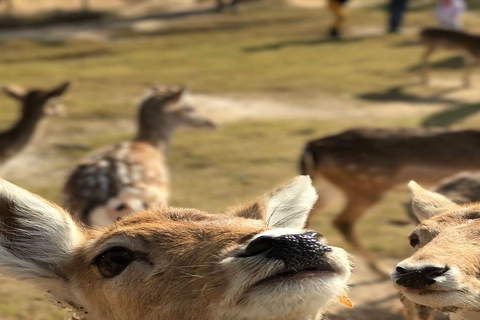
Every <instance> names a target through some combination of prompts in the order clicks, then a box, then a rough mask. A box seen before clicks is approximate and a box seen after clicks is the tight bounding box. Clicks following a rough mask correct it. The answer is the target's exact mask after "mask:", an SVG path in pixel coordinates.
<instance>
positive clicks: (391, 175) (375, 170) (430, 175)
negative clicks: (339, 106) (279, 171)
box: [300, 128, 480, 277]
mask: <svg viewBox="0 0 480 320" xmlns="http://www.w3.org/2000/svg"><path fill="white" fill-rule="evenodd" d="M479 143H480V132H479V131H476V130H459V131H454V130H448V129H443V128H358V129H351V130H347V131H345V132H342V133H339V134H334V135H331V136H327V137H324V138H320V139H317V140H312V141H309V142H307V143H306V145H305V148H304V151H303V153H302V155H301V159H300V171H301V172H302V174H307V175H310V176H311V177H312V179H313V181H314V183H316V184H317V185H318V182H319V181H320V180H321V179H323V180H326V181H328V182H330V183H331V184H333V185H334V186H335V187H337V188H338V189H339V190H340V191H341V192H342V193H343V194H344V196H345V198H346V205H345V207H344V208H343V210H342V211H341V213H339V214H338V215H337V217H336V218H335V220H334V226H335V227H336V228H337V229H338V230H339V231H340V232H341V233H342V235H343V236H344V238H345V239H346V240H347V242H349V243H350V245H351V246H352V247H353V249H354V250H356V251H357V252H358V253H359V254H360V255H362V256H363V257H364V258H365V260H366V261H367V262H368V264H369V266H370V267H371V269H372V270H374V271H376V272H377V273H378V274H379V275H380V276H383V277H388V276H389V273H390V272H388V271H387V269H386V268H385V267H384V266H383V265H382V264H381V263H379V261H378V260H377V259H376V257H375V256H374V255H373V254H372V253H371V252H370V251H369V250H368V249H367V248H366V247H365V246H364V244H363V243H362V241H361V240H360V236H359V235H358V233H357V231H356V228H355V226H356V224H357V223H358V221H359V220H360V218H361V217H362V216H363V215H364V214H366V213H367V212H368V210H369V209H370V208H371V207H372V206H374V205H375V204H377V203H378V202H379V201H380V200H381V199H382V197H383V196H384V195H385V194H386V193H387V192H388V191H390V190H391V189H392V188H393V187H395V186H398V185H402V184H406V183H408V181H410V180H417V181H420V182H422V183H427V184H433V183H437V182H438V181H441V180H442V179H444V178H446V177H449V176H451V175H452V174H455V173H458V172H461V171H464V170H475V169H476V170H478V169H479V168H480V150H479V149H478V148H475V146H476V145H478V144H479ZM445 146H448V148H446V147H445ZM323 205H324V201H323V199H321V198H320V199H319V201H318V202H317V204H316V205H315V209H314V211H318V210H319V209H320V208H321V207H322V206H323ZM312 216H313V215H312Z"/></svg>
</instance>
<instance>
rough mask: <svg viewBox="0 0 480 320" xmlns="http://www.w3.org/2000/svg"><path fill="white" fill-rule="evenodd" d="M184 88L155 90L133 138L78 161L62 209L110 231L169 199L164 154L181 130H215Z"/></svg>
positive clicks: (144, 106)
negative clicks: (119, 222)
mask: <svg viewBox="0 0 480 320" xmlns="http://www.w3.org/2000/svg"><path fill="white" fill-rule="evenodd" d="M185 94H186V93H185V89H183V88H181V89H179V88H161V87H155V88H153V92H152V93H151V94H150V95H149V96H147V97H146V98H145V99H144V101H143V102H142V103H141V105H140V108H139V111H138V124H137V135H136V137H135V138H134V139H133V141H130V142H124V143H120V144H117V145H115V146H112V147H109V148H107V149H106V150H103V151H100V152H98V153H96V154H94V155H93V156H91V157H90V158H89V159H87V160H85V161H83V162H81V163H80V164H79V165H78V166H77V167H76V168H75V169H74V170H73V172H72V173H71V175H70V177H69V178H68V180H67V182H66V185H65V187H64V192H63V194H64V199H65V203H64V206H65V208H66V209H67V210H68V211H70V212H71V213H72V215H73V216H74V217H75V218H76V219H78V220H79V221H82V222H83V223H85V224H87V225H95V226H108V225H110V224H111V223H112V222H114V221H115V220H116V219H118V218H121V217H123V216H125V215H127V214H130V213H132V212H136V211H140V210H144V209H147V208H150V207H152V206H165V205H167V202H168V197H169V172H168V166H167V163H166V153H167V151H168V148H169V146H170V142H171V140H172V138H173V135H174V133H175V131H176V129H178V127H180V126H188V127H195V128H214V127H215V124H214V123H213V122H212V121H211V120H210V119H208V118H206V117H204V116H202V115H200V114H199V112H198V111H197V110H196V109H195V108H194V107H192V106H191V105H190V104H188V103H187V102H186V101H185V99H184V95H185Z"/></svg>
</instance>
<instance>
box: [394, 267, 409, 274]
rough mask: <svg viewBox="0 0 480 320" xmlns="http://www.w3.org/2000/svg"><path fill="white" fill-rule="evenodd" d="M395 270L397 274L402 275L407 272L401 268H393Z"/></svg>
mask: <svg viewBox="0 0 480 320" xmlns="http://www.w3.org/2000/svg"><path fill="white" fill-rule="evenodd" d="M395 270H396V271H397V272H398V273H400V274H404V273H406V272H407V270H405V269H404V268H402V267H397V268H395Z"/></svg>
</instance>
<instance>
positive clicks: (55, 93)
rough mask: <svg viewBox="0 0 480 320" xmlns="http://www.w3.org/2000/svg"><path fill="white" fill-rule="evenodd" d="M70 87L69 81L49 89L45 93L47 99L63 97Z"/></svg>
mask: <svg viewBox="0 0 480 320" xmlns="http://www.w3.org/2000/svg"><path fill="white" fill-rule="evenodd" d="M71 85H72V84H71V82H70V81H65V82H64V83H62V84H61V85H59V86H58V87H55V88H53V89H51V90H50V91H49V92H48V93H47V97H48V98H55V97H59V96H62V95H64V94H65V92H66V91H67V90H68V88H70V86H71Z"/></svg>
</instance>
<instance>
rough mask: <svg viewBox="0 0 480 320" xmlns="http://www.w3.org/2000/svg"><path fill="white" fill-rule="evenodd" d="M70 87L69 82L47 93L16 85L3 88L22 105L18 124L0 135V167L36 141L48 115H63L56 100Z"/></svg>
mask: <svg viewBox="0 0 480 320" xmlns="http://www.w3.org/2000/svg"><path fill="white" fill-rule="evenodd" d="M69 87H70V82H64V83H62V84H60V85H59V86H56V87H54V88H51V89H47V90H40V89H32V90H24V89H22V88H20V87H16V86H6V87H4V88H3V91H4V92H5V94H7V96H9V97H11V98H13V99H15V100H16V101H18V102H19V103H20V104H21V106H22V110H21V115H20V119H19V120H18V121H17V123H16V124H15V125H13V126H12V127H11V128H10V129H7V130H6V131H3V132H0V165H4V164H5V163H6V162H7V161H8V160H10V159H11V158H13V157H14V156H16V155H17V154H19V153H20V152H21V151H22V150H24V149H25V147H26V146H27V145H28V144H29V143H31V142H32V140H34V139H38V138H39V136H40V135H41V131H42V130H40V127H42V122H43V120H44V119H45V118H46V117H47V116H59V115H63V113H64V110H63V106H62V105H61V104H60V103H59V98H60V97H61V96H63V95H64V94H65V92H66V91H67V90H68V88H69Z"/></svg>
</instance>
